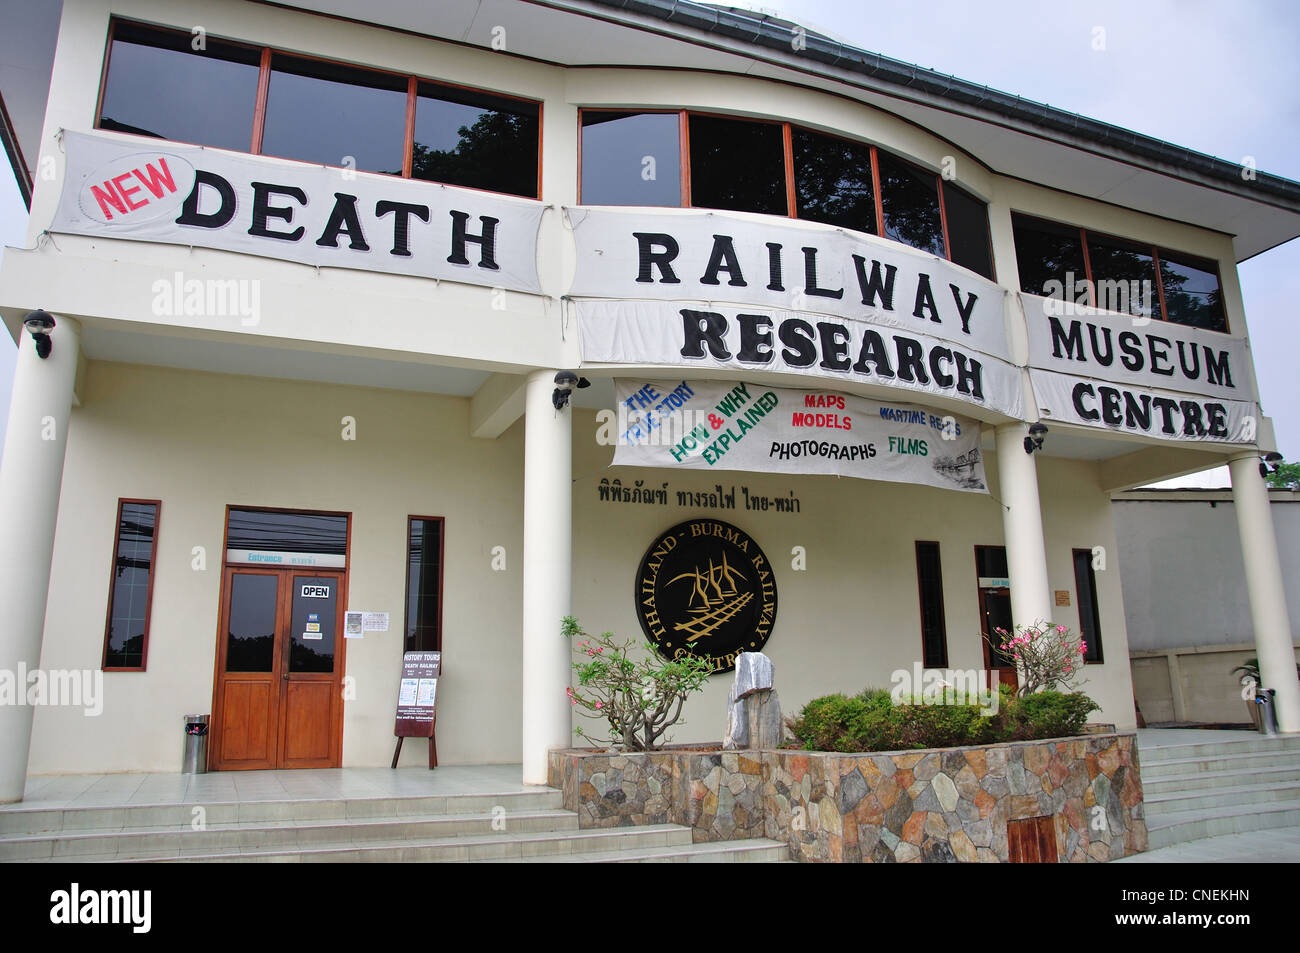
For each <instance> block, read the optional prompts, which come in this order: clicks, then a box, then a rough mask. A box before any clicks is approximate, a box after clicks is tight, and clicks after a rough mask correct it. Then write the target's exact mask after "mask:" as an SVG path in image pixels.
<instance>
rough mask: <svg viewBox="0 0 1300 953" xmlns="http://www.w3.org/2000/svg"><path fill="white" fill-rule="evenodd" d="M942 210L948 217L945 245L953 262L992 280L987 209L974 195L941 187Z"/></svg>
mask: <svg viewBox="0 0 1300 953" xmlns="http://www.w3.org/2000/svg"><path fill="white" fill-rule="evenodd" d="M943 207H944V212H945V213H946V214H947V216H948V244H949V245H950V246H951V247H950V248H949V251H950V252H951V253H952V260H953V261H954V262H955V263H956V264H958V265H961V266H962V267H964V268H969V269H970V270H971V271H973V272H975V273H976V274H980V275H983V276H984V277H985V278H988V279H990V280H992V278H993V253H992V251H991V250H990V249H989V212H988V206H987V205H985V204H984V203H983V202H981V201H980V200H979V199H977V198H975V196H973V195H971V194H970V193H968V192H963V191H962V190H961V189H959V188H957V187H956V186H954V185H952V184H951V183H949V182H945V183H944V184H943Z"/></svg>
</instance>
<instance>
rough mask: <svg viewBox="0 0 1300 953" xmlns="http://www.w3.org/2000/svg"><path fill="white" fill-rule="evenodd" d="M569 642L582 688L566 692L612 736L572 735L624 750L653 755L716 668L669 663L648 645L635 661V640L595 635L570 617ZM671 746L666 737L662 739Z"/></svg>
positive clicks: (692, 660)
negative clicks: (571, 641)
mask: <svg viewBox="0 0 1300 953" xmlns="http://www.w3.org/2000/svg"><path fill="white" fill-rule="evenodd" d="M561 632H563V634H564V636H565V638H568V639H577V640H579V641H576V642H575V648H577V649H578V650H579V651H580V652H582V654H583V656H584V657H583V660H582V661H580V662H574V663H573V670H574V671H575V672H576V673H577V676H578V687H577V688H574V686H572V685H570V686H569V687H568V689H567V691H568V694H569V704H570V705H572V706H573V707H574V708H575V709H577V710H578V711H579V713H580V714H582V715H584V716H586V717H588V718H595V719H600V720H603V721H604V722H605V723H606V724H607V725H608V726H609V735H608V737H604V738H597V737H593V736H592V735H589V734H587V733H586V732H584V731H583V730H582V728H581V727H577V728H575V729H573V733H574V734H576V735H579V736H581V737H584V738H586V739H587V740H588V741H592V742H595V743H597V744H612V745H620V746H621V747H622V748H623V749H624V750H626V751H653V750H654V749H655V748H657V747H662V744H656V742H659V739H660V738H662V737H663V736H664V732H666V731H667V730H668V729H669V728H671V727H672V726H673V725H674V724H676V723H677V721H678V720H679V719H680V718H681V716H682V705H683V704H685V702H686V698H687V696H688V695H690V694H691V693H692V692H697V691H700V690H701V689H702V688H703V687H704V683H705V682H706V681H708V678H709V675H710V673H711V672H712V671H713V667H712V666H711V665H710V664H709V663H708V662H707V661H705V660H704V659H702V658H699V657H697V656H694V655H683V656H682V657H681V658H679V659H672V660H668V659H665V658H663V657H662V656H660V655H659V654H658V653H657V652H656V651H655V649H654V646H652V645H650V644H649V643H645V644H644V645H643V647H644V649H645V650H646V654H645V657H643V658H642V659H641V660H640V661H633V659H632V658H630V657H629V652H630V650H631V649H632V648H633V646H634V645H635V644H636V643H635V642H634V641H633V640H632V639H628V640H626V641H624V642H618V641H615V639H614V635H613V633H610V632H605V633H602V634H601V635H599V636H591V635H588V634H587V633H586V632H584V631H583V630H582V628H581V626H579V625H578V620H577V619H575V618H573V617H572V616H566V617H565V619H564V623H563V625H562V627H561ZM664 741H667V738H664Z"/></svg>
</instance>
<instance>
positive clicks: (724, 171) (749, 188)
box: [690, 116, 787, 215]
mask: <svg viewBox="0 0 1300 953" xmlns="http://www.w3.org/2000/svg"><path fill="white" fill-rule="evenodd" d="M690 140H691V204H692V205H695V206H698V207H700V208H722V209H734V210H735V211H738V212H764V213H766V214H769V215H785V214H786V211H787V206H786V196H785V142H784V133H783V132H782V131H781V127H780V126H779V125H777V124H775V123H767V122H745V121H743V120H740V119H718V118H716V117H713V116H691V117H690Z"/></svg>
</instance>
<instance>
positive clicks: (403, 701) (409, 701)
mask: <svg viewBox="0 0 1300 953" xmlns="http://www.w3.org/2000/svg"><path fill="white" fill-rule="evenodd" d="M420 681H421V680H420V679H418V678H404V679H402V687H401V688H400V689H399V690H398V692H397V704H399V705H414V704H415V699H416V696H417V694H418V693H419V687H420Z"/></svg>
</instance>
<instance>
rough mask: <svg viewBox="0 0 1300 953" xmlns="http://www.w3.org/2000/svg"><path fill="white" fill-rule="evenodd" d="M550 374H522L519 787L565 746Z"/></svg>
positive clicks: (562, 415) (565, 530)
mask: <svg viewBox="0 0 1300 953" xmlns="http://www.w3.org/2000/svg"><path fill="white" fill-rule="evenodd" d="M554 390H555V372H554V371H535V372H534V373H532V374H529V375H528V385H527V389H526V392H525V398H524V399H525V409H524V413H525V417H524V619H523V640H524V644H523V666H524V670H523V715H524V719H523V757H524V772H523V780H524V783H525V784H545V783H546V763H547V751H548V749H550V748H552V747H564V746H568V745H570V744H572V742H573V738H572V737H571V735H570V734H569V732H570V720H569V699H568V695H567V694H566V693H565V691H564V689H565V687H566V686H567V685H568V684H569V675H570V668H569V659H570V655H569V642H568V640H567V639H565V638H564V636H562V635H561V634H560V622H561V620H562V619H563V618H564V617H565V616H566V615H568V614H569V611H570V609H569V604H570V586H571V580H572V566H571V564H572V558H573V519H572V516H573V514H572V509H573V454H572V443H571V439H572V413H573V412H572V410H571V409H569V408H566V409H564V410H561V411H557V410H556V409H555V408H554V407H553V406H552V405H551V393H552V391H554Z"/></svg>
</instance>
